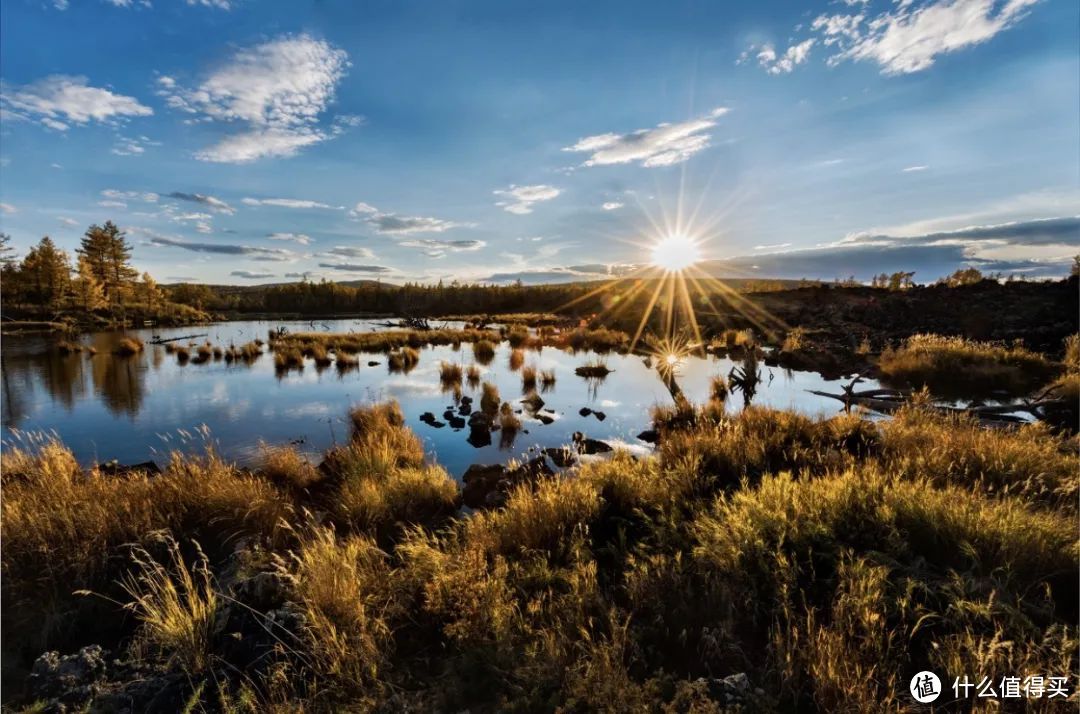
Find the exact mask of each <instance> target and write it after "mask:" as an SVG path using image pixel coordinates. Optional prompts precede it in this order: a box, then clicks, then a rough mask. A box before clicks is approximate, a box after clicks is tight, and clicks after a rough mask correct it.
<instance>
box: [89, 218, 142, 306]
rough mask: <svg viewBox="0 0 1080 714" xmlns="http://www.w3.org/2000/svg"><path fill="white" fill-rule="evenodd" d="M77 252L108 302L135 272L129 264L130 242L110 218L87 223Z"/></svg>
mask: <svg viewBox="0 0 1080 714" xmlns="http://www.w3.org/2000/svg"><path fill="white" fill-rule="evenodd" d="M78 252H79V255H82V256H83V257H85V258H86V260H87V262H88V263H89V267H90V270H91V271H93V273H94V275H95V276H96V277H97V279H98V280H99V281H100V282H101V286H102V288H103V289H104V291H105V299H106V300H107V301H108V302H109V303H110V304H115V303H116V302H117V301H118V300H119V299H120V298H121V296H122V295H123V294H124V291H125V288H127V287H128V286H129V284H130V283H131V282H133V281H134V280H135V277H136V276H137V275H138V271H136V270H135V269H134V268H132V267H131V265H130V261H131V246H130V245H128V243H127V238H126V237H125V235H124V232H123V231H121V230H120V229H119V228H118V227H117V226H116V224H115V223H113V222H112V221H106V222H105V225H104V226H98V225H93V226H90V228H88V229H87V231H86V235H84V236H83V239H82V243H81V244H80V246H79V251H78Z"/></svg>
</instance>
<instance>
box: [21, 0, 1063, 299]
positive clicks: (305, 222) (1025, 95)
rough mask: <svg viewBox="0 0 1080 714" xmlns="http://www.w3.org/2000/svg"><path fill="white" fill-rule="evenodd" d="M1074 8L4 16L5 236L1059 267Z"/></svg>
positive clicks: (977, 3) (382, 271)
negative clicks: (692, 244) (663, 250)
mask: <svg viewBox="0 0 1080 714" xmlns="http://www.w3.org/2000/svg"><path fill="white" fill-rule="evenodd" d="M1078 26H1080V6H1078V4H1077V3H1076V2H1075V1H1074V0H1041V1H1039V0H996V1H994V0H899V2H893V1H892V0H868V1H867V2H862V1H861V0H835V1H833V2H821V3H817V4H812V3H804V2H759V3H719V2H702V1H701V0H696V1H691V2H679V1H676V2H670V1H668V2H663V3H659V2H653V3H646V2H589V3H582V2H549V3H529V4H526V3H519V2H498V3H496V2H453V1H446V0H440V1H439V2H427V3H420V2H407V1H404V0H393V1H391V0H386V1H383V2H371V3H351V2H344V1H337V0H322V1H319V2H303V1H297V0H294V1H293V2H271V1H270V0H149V1H143V0H7V1H6V2H4V3H3V4H2V5H0V75H2V81H3V86H2V90H0V106H2V111H3V114H2V117H0V228H2V230H3V231H4V232H7V233H9V234H11V235H12V237H13V242H14V244H15V246H16V247H17V248H18V249H19V250H20V252H22V251H25V249H26V248H27V247H28V246H29V245H31V244H32V243H34V242H36V241H37V240H38V239H40V237H41V236H43V235H50V236H52V237H53V238H54V240H56V241H57V242H58V243H59V244H60V245H61V246H62V247H64V248H66V249H69V250H72V251H73V250H74V248H75V247H76V246H77V244H78V239H79V237H80V235H81V233H82V232H83V231H84V230H85V228H86V227H87V226H88V225H90V224H91V223H101V222H104V221H105V220H107V219H111V220H113V221H115V222H117V223H118V224H119V225H120V226H121V227H123V228H124V229H126V230H127V231H128V234H129V237H130V239H131V241H132V243H133V244H134V246H135V250H134V262H135V264H136V266H137V267H139V268H140V269H142V270H147V271H149V272H150V273H151V274H152V275H154V276H155V277H156V278H157V279H158V280H160V281H164V282H175V281H179V280H197V281H201V282H214V283H222V282H227V283H241V284H256V283H260V282H279V281H283V280H292V279H296V278H298V277H299V276H302V275H307V276H309V277H312V278H316V279H317V278H320V277H326V278H329V279H340V280H347V279H357V278H380V279H383V280H387V281H392V282H402V281H405V280H412V281H416V280H423V281H435V280H439V279H445V280H451V279H454V278H459V279H464V280H470V281H472V280H501V281H505V280H512V279H517V278H521V279H523V280H526V281H529V282H540V281H554V280H570V279H582V278H586V277H596V276H598V275H603V274H607V273H609V272H611V273H619V272H621V271H625V270H627V267H626V266H629V265H634V264H640V263H642V262H645V261H647V260H648V259H649V250H648V246H649V245H650V244H652V243H654V242H655V241H656V240H658V239H659V238H661V237H662V236H663V235H665V234H667V233H670V232H683V233H687V234H689V235H691V236H692V237H694V238H695V239H697V240H699V241H700V242H701V244H702V250H703V253H704V255H705V256H706V257H707V258H709V259H711V260H713V261H715V262H713V263H711V264H710V269H711V270H714V271H715V272H717V273H725V274H732V275H746V276H761V277H802V276H806V277H821V278H834V277H846V276H848V275H850V274H854V275H856V276H858V277H860V278H866V277H868V276H869V275H871V274H874V273H877V272H882V271H892V270H899V269H914V270H916V271H917V275H916V278H917V279H922V280H932V279H934V278H936V277H938V276H940V275H942V274H945V273H948V272H951V271H952V270H954V269H956V268H957V267H960V266H961V265H976V266H978V267H981V268H984V269H987V270H995V271H996V270H1002V271H1005V272H1019V273H1023V274H1026V275H1029V276H1050V275H1060V274H1063V273H1066V272H1067V271H1068V264H1069V261H1070V260H1071V256H1072V255H1073V254H1075V253H1077V252H1080V218H1078V214H1080V46H1078V43H1080V40H1078V33H1077V31H1076V28H1077V27H1078Z"/></svg>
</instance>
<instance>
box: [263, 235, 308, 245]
mask: <svg viewBox="0 0 1080 714" xmlns="http://www.w3.org/2000/svg"><path fill="white" fill-rule="evenodd" d="M266 237H267V238H269V239H270V240H289V241H292V242H293V243H299V244H300V245H310V244H311V236H309V235H306V234H304V233H270V234H268V235H267V236H266Z"/></svg>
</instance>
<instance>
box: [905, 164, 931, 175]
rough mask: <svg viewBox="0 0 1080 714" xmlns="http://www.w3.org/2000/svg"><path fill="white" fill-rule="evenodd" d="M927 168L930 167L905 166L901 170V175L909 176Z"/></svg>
mask: <svg viewBox="0 0 1080 714" xmlns="http://www.w3.org/2000/svg"><path fill="white" fill-rule="evenodd" d="M928 168H930V167H929V166H922V165H919V166H906V167H904V168H903V169H901V171H902V172H903V173H905V174H910V173H913V172H915V171H926V170H927V169H928Z"/></svg>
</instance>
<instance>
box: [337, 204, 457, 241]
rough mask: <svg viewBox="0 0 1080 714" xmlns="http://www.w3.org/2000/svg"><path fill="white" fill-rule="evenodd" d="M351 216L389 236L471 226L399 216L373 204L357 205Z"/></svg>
mask: <svg viewBox="0 0 1080 714" xmlns="http://www.w3.org/2000/svg"><path fill="white" fill-rule="evenodd" d="M349 215H350V216H352V217H353V218H357V219H359V220H362V221H365V222H366V223H368V224H369V225H371V226H372V227H373V228H374V229H375V230H376V231H377V232H379V233H385V234H388V235H409V234H413V233H442V232H444V231H448V230H450V229H451V228H460V227H463V226H470V225H472V224H469V223H455V222H454V221H447V220H444V219H442V218H431V217H429V216H399V215H398V214H396V213H387V212H384V211H380V210H379V209H377V208H375V207H374V206H372V205H371V204H368V203H364V202H363V201H361V202H360V203H357V204H356V205H355V206H354V207H353V209H352V210H351V211H349Z"/></svg>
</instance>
